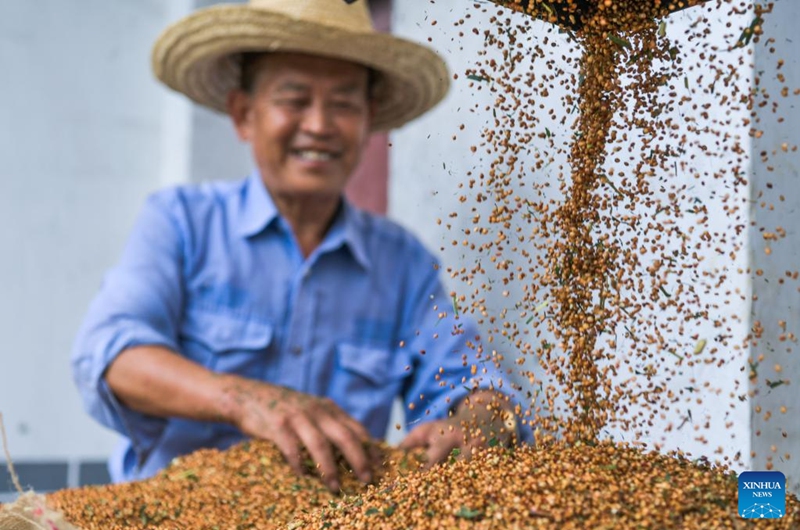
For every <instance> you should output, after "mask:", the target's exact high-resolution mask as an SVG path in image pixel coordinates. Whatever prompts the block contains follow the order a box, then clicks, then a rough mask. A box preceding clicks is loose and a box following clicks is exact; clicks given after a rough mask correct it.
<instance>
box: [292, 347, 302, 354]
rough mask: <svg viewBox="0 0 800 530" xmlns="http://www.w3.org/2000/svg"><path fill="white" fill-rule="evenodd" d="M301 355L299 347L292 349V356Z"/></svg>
mask: <svg viewBox="0 0 800 530" xmlns="http://www.w3.org/2000/svg"><path fill="white" fill-rule="evenodd" d="M301 353H303V350H302V349H300V346H293V347H292V355H300V354H301Z"/></svg>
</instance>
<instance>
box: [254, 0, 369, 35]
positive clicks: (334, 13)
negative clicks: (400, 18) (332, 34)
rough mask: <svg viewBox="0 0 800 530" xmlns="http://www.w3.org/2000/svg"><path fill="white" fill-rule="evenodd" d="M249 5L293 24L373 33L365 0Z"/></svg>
mask: <svg viewBox="0 0 800 530" xmlns="http://www.w3.org/2000/svg"><path fill="white" fill-rule="evenodd" d="M250 5H251V6H252V7H254V8H257V9H266V10H268V11H271V12H273V13H276V14H280V15H284V16H286V17H289V18H293V19H296V20H304V21H307V22H313V23H315V24H321V25H323V26H329V27H333V28H338V29H342V30H345V31H351V32H354V33H371V32H373V31H375V30H374V28H373V26H372V19H371V18H370V14H369V7H368V5H367V1H366V0H358V1H356V2H353V3H347V2H345V1H344V0H250Z"/></svg>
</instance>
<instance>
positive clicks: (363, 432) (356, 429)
mask: <svg viewBox="0 0 800 530" xmlns="http://www.w3.org/2000/svg"><path fill="white" fill-rule="evenodd" d="M325 405H326V408H327V409H328V411H330V413H331V415H332V416H333V418H334V419H336V420H338V421H340V422H342V423H344V424H346V425H347V427H348V428H349V429H350V430H351V431H353V433H355V435H356V436H357V437H358V438H359V441H361V442H368V441H370V440H372V436H371V435H370V434H369V431H368V430H367V428H366V427H364V426H363V425H361V423H360V422H359V421H358V420H356V419H355V418H354V417H352V416H351V415H349V414H348V413H346V412H345V411H344V410H342V409H341V408H340V407H339V405H337V404H336V402H335V401H333V400H332V399H325Z"/></svg>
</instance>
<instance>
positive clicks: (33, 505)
mask: <svg viewBox="0 0 800 530" xmlns="http://www.w3.org/2000/svg"><path fill="white" fill-rule="evenodd" d="M0 530H79V529H78V528H77V527H75V526H73V525H71V524H69V523H68V522H67V521H65V520H64V516H63V515H61V514H60V513H58V512H55V511H53V510H51V509H49V508H48V507H47V505H46V504H45V497H44V495H37V494H36V493H34V492H32V491H29V492H28V493H23V494H22V495H20V496H19V498H18V499H17V500H16V501H15V502H13V503H11V504H0Z"/></svg>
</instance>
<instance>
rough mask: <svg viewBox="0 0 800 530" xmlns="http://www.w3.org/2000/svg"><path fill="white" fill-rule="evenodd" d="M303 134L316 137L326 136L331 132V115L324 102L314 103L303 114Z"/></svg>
mask: <svg viewBox="0 0 800 530" xmlns="http://www.w3.org/2000/svg"><path fill="white" fill-rule="evenodd" d="M302 128H303V131H304V132H307V133H309V134H314V135H316V136H326V135H328V134H331V132H332V131H333V113H332V112H331V110H330V109H329V108H328V106H327V105H325V102H324V101H314V102H313V103H312V104H311V105H309V106H308V108H307V109H306V112H305V113H304V114H303V122H302Z"/></svg>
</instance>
